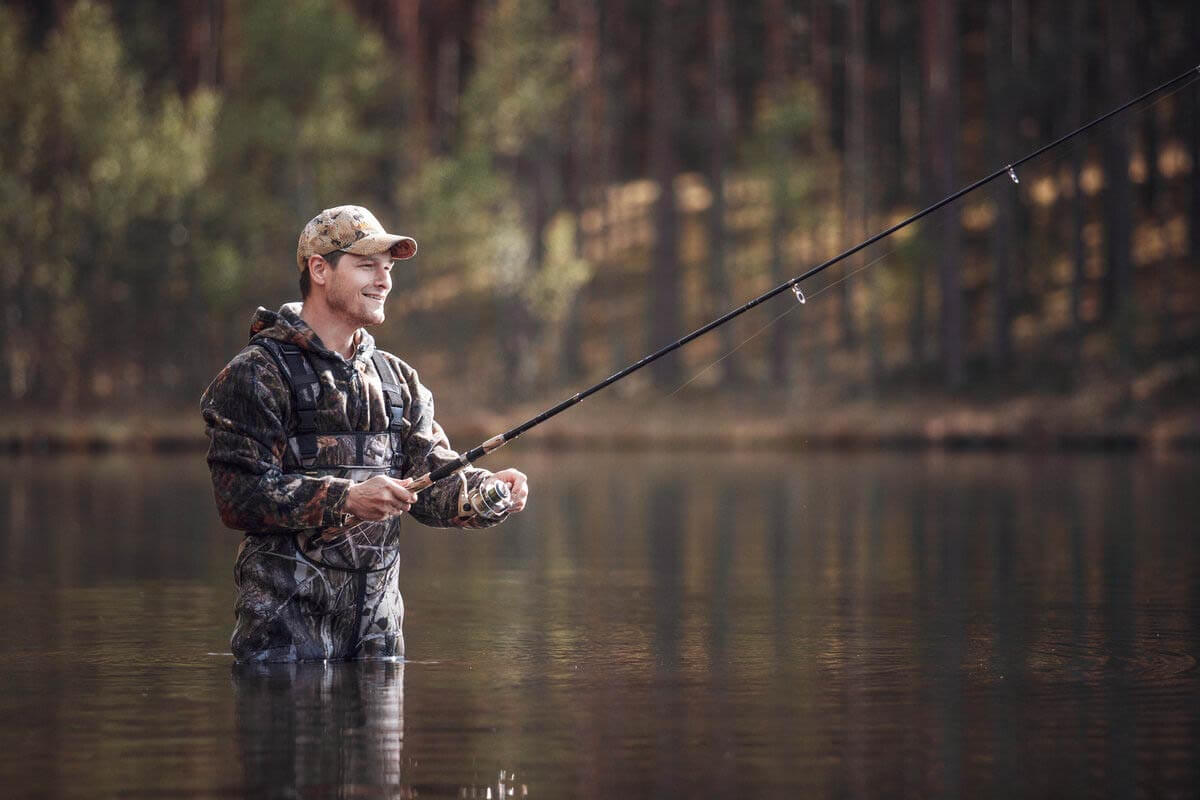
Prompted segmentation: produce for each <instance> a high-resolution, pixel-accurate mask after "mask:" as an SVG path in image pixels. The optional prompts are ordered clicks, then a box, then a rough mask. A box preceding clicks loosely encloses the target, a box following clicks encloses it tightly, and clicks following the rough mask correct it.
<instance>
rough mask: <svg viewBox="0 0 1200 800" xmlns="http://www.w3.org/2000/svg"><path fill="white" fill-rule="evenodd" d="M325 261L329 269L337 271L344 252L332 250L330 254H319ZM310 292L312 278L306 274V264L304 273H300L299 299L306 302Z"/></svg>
mask: <svg viewBox="0 0 1200 800" xmlns="http://www.w3.org/2000/svg"><path fill="white" fill-rule="evenodd" d="M319 255H321V258H323V259H325V263H327V264H329V268H330V269H337V265H338V262H339V261H341V260H342V256H344V255H346V251H345V250H334V251H333V252H332V253H324V254H319ZM311 291H312V276H311V275H310V274H309V272H308V264H305V265H304V271H303V272H301V273H300V299H301V300H307V299H308V293H309V292H311Z"/></svg>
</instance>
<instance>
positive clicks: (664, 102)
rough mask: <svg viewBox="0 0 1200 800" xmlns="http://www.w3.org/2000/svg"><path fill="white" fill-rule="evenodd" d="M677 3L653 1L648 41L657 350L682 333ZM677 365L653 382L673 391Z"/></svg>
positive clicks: (653, 336)
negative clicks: (677, 187) (655, 195)
mask: <svg viewBox="0 0 1200 800" xmlns="http://www.w3.org/2000/svg"><path fill="white" fill-rule="evenodd" d="M678 7H679V4H678V0H656V2H655V4H654V11H653V19H652V22H651V24H652V25H653V30H652V33H651V39H652V42H653V45H652V47H651V54H650V58H651V64H652V66H653V74H652V75H651V83H652V94H651V99H650V171H651V174H652V175H653V176H654V180H655V182H656V183H657V184H658V200H657V202H656V203H655V209H654V221H655V239H654V261H653V263H652V264H651V265H650V307H649V309H648V314H647V318H648V326H647V330H648V331H649V333H650V345H649V348H648V349H657V348H659V347H662V346H664V345H666V344H669V343H670V342H671V341H673V340H674V339H676V338H678V337H679V336H680V334H681V333H683V331H682V330H681V327H682V324H681V323H682V314H681V313H680V301H681V297H680V295H681V284H682V276H681V272H680V265H679V212H678V209H677V208H676V202H675V174H676V172H678V159H677V156H676V150H677V149H678V129H679V115H680V108H679V105H680V102H679V101H680V98H679V80H678V77H677V75H676V71H677V69H678V66H677V63H678V57H677V56H676V53H675V46H676V39H675V34H676V27H677V22H678V16H679V13H678ZM679 375H680V362H679V358H678V355H677V354H672V355H670V356H667V357H665V358H664V359H662V360H661V361H659V362H658V365H657V368H656V369H655V370H654V378H655V381H656V382H657V383H658V384H659V385H660V386H663V387H670V388H673V387H674V385H675V384H677V383H678V382H679Z"/></svg>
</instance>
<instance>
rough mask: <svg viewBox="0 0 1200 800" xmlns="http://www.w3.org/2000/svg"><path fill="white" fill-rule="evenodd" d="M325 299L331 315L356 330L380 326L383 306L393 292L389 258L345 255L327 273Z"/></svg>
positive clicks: (385, 255)
mask: <svg viewBox="0 0 1200 800" xmlns="http://www.w3.org/2000/svg"><path fill="white" fill-rule="evenodd" d="M327 274H328V275H329V280H328V282H327V283H326V284H325V298H326V302H327V303H328V305H329V308H330V310H331V311H334V312H335V313H337V314H339V315H340V316H342V317H343V318H344V319H345V320H346V321H347V322H350V323H352V324H354V326H355V327H361V326H365V325H378V324H380V323H381V322H383V319H384V313H383V303H384V301H385V300H387V296H388V293H389V292H390V291H391V290H392V257H391V256H390V255H388V254H387V253H380V254H379V255H374V256H356V255H354V254H353V253H346V254H345V255H343V256H342V258H341V260H340V261H338V264H337V268H336V269H331V270H329V271H328V273H327Z"/></svg>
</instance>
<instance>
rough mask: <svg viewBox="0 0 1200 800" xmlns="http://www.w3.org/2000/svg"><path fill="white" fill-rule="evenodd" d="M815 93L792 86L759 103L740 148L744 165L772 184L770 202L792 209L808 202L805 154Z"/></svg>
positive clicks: (808, 163) (809, 182)
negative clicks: (749, 129)
mask: <svg viewBox="0 0 1200 800" xmlns="http://www.w3.org/2000/svg"><path fill="white" fill-rule="evenodd" d="M816 105H817V98H816V93H815V90H814V89H813V87H812V86H811V85H810V84H807V83H795V84H793V85H791V86H789V87H788V89H787V91H784V92H780V93H779V94H778V96H775V97H768V98H766V99H764V101H763V102H762V103H761V104H760V106H759V109H758V114H757V116H756V118H755V121H754V129H753V133H752V134H751V136H750V137H749V138H748V139H747V140H746V141H745V143H744V145H743V148H742V158H743V161H744V162H745V164H746V166H747V167H748V168H749V169H750V170H752V171H753V172H756V173H758V174H760V175H762V176H763V177H764V178H766V179H768V180H769V181H770V183H771V197H772V203H773V204H775V205H776V206H777V207H782V208H783V209H785V210H789V211H790V210H795V209H798V208H801V207H803V206H804V204H805V203H806V202H807V201H808V200H809V199H810V193H811V186H812V177H811V174H810V172H811V169H812V160H811V158H810V157H808V156H806V155H805V152H806V150H810V149H811V148H808V147H806V145H807V143H808V141H809V140H810V137H811V135H812V130H813V125H814V121H815V119H814V118H815V113H814V109H815V108H816Z"/></svg>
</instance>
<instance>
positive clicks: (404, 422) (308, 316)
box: [200, 206, 528, 661]
mask: <svg viewBox="0 0 1200 800" xmlns="http://www.w3.org/2000/svg"><path fill="white" fill-rule="evenodd" d="M416 252H417V243H416V242H415V241H413V240H412V239H410V238H409V237H407V236H398V235H395V234H390V233H387V232H386V231H384V229H383V227H382V226H381V225H380V224H379V221H378V220H376V219H375V217H374V216H373V215H372V214H371V212H369V211H367V210H366V209H365V208H362V207H359V206H338V207H336V208H330V209H326V210H325V211H322V212H321V213H320V214H318V215H317V216H316V217H314V218H313V219H312V220H311V221H310V222H309V223H308V225H306V226H305V228H304V231H303V232H302V233H301V234H300V242H299V245H298V247H297V250H296V264H297V266H298V267H299V270H300V294H301V298H302V302H301V303H289V304H286V305H284V306H283V307H282V308H280V310H279V311H278V312H273V311H268V310H266V309H265V308H259V309H258V311H257V312H255V314H254V318H253V320H252V322H251V326H250V344H249V345H248V346H247V347H246V348H245V349H243V350H242V352H241V353H239V354H238V355H237V356H236V357H235V358H234V359H233V360H232V361H231V362H229V364H228V365H227V366H226V367H225V369H223V370H222V371H221V372H220V374H218V375H217V377H216V378H215V379H214V380H213V382H212V384H211V385H210V386H209V387H208V389H207V390H206V391H205V393H204V396H203V398H202V399H201V401H200V405H201V411H202V413H203V415H204V420H205V423H206V425H207V429H208V435H209V437H210V439H211V444H210V447H209V452H208V464H209V469H210V471H211V472H212V480H213V490H214V493H215V495H216V501H217V508H218V510H219V511H220V514H221V519H222V521H224V523H225V524H226V525H228V526H229V527H231V528H235V529H238V530H243V531H245V532H246V534H247V535H246V538H245V539H244V540H243V541H242V545H241V547H240V549H239V550H238V556H237V561H236V563H235V566H234V580H235V582H236V584H237V590H238V597H237V607H236V616H237V622H236V625H235V627H234V631H233V638H232V647H233V654H234V656H236V657H237V659H238V660H239V661H296V660H310V659H348V658H366V657H386V656H402V655H403V654H404V637H403V633H402V631H401V624H402V622H403V618H404V605H403V601H402V600H401V597H400V590H399V585H398V559H397V551H398V547H399V532H400V519H401V516H402V515H403V514H409V515H411V516H413V517H415V518H416V519H417V520H418V521H420V522H422V523H424V524H426V525H431V526H435V527H459V528H482V527H487V526H490V525H495V524H497V523H499V522H501V521H503V519H504V518H505V517H507V515H508V514H510V513H512V512H516V511H520V510H522V509H523V508H524V507H525V502H526V499H527V497H528V486H527V484H526V478H525V476H524V475H523V474H521V473H520V472H518V471H517V470H515V469H506V470H501V471H500V472H497V473H495V474H494V475H493V474H492V473H490V472H488V471H486V470H482V469H477V468H474V467H469V468H467V469H464V470H462V471H460V472H458V473H456V474H454V475H451V476H450V477H449V478H446V479H444V480H442V481H439V482H438V483H435V484H433V485H432V486H430V487H428V488H426V489H424V490H423V491H421V492H419V493H415V492H413V491H412V490H411V489H410V488H409V486H410V485H411V483H412V480H411V479H412V478H414V477H417V476H421V475H424V474H426V473H428V472H429V471H431V470H433V469H435V468H437V467H439V466H441V465H443V464H446V463H449V462H450V461H453V460H454V459H456V458H457V457H458V455H457V453H455V452H454V451H453V450H451V449H450V445H449V442H448V441H447V440H446V435H445V433H443V431H442V428H441V426H439V425H438V424H437V422H436V421H434V418H433V397H432V396H431V394H430V393H429V391H428V390H427V389H426V388H425V387H424V386H422V385H421V382H420V380H419V379H418V378H417V373H416V371H415V370H413V368H412V367H410V366H409V365H408V364H406V363H404V362H403V361H401V360H400V359H398V358H396V357H395V356H393V355H391V354H390V353H385V352H383V351H382V350H377V349H376V348H375V341H374V339H373V338H372V337H371V335H370V334H369V333H367V332H366V330H365V329H364V328H365V327H366V326H369V325H378V324H380V323H381V322H383V320H384V310H383V309H384V303H385V302H386V300H387V296H388V293H389V292H390V291H391V289H392V265H393V260H394V259H401V260H405V259H409V258H412V257H413V256H414V255H415V254H416ZM491 481H500V482H503V483H504V484H506V485H507V488H508V490H509V493H510V496H511V500H512V506H511V509H509V510H508V511H499V512H498V513H492V512H491V511H489V510H487V509H488V507H487V506H486V505H482V504H480V503H478V502H475V503H472V499H473V498H474V497H475V496H476V495H477V494H478V492H479V490H480V488H481V487H483V486H484V485H485V482H491ZM477 508H480V509H483V510H482V511H476V510H475V509H477Z"/></svg>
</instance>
